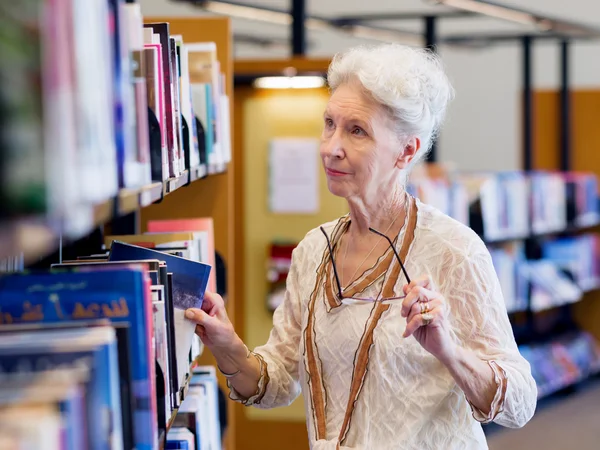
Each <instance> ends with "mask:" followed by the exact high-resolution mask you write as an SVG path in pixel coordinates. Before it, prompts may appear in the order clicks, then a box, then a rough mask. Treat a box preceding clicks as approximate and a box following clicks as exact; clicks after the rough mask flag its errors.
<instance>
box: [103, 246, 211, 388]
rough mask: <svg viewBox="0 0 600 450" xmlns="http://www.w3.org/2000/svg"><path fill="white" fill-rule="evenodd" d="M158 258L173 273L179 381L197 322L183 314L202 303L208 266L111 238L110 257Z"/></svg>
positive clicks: (182, 380)
mask: <svg viewBox="0 0 600 450" xmlns="http://www.w3.org/2000/svg"><path fill="white" fill-rule="evenodd" d="M138 259H140V260H142V259H159V260H161V261H164V262H165V263H166V264H167V268H168V271H169V272H170V273H173V286H172V287H173V295H172V301H173V322H174V328H175V346H176V349H177V351H176V353H177V374H178V381H179V384H180V385H184V384H185V381H186V378H187V377H188V376H189V367H190V360H189V354H190V350H191V348H192V340H193V338H194V333H195V330H196V324H195V323H194V322H192V321H190V320H189V319H187V318H186V317H185V311H186V310H187V309H188V308H200V307H202V301H203V299H204V293H205V291H206V287H207V285H208V278H209V275H210V270H211V267H210V266H209V265H207V264H203V263H200V262H197V261H192V260H189V259H185V258H180V257H178V256H175V255H170V254H168V253H163V252H161V251H158V250H154V249H150V248H145V247H138V246H136V245H132V244H126V243H124V242H120V241H113V242H112V245H111V248H110V255H109V260H110V261H132V260H138Z"/></svg>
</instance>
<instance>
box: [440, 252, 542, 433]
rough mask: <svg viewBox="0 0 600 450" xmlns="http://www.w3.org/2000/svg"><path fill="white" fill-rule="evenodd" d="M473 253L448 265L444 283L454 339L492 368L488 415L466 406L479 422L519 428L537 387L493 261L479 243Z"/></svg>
mask: <svg viewBox="0 0 600 450" xmlns="http://www.w3.org/2000/svg"><path fill="white" fill-rule="evenodd" d="M477 247H478V248H477V249H476V250H475V252H474V253H473V254H471V255H469V256H468V257H466V258H464V259H462V260H461V261H454V262H456V264H451V266H450V267H452V268H451V269H450V270H449V271H448V276H447V278H446V280H445V281H446V282H447V283H451V285H450V284H447V286H446V289H445V290H446V291H447V292H448V295H446V298H447V300H448V303H449V305H450V308H451V313H452V317H453V321H454V322H455V323H456V325H457V328H456V329H455V331H456V333H457V335H458V338H459V340H460V341H461V344H462V345H463V346H464V347H465V348H469V349H471V350H472V351H474V352H475V354H476V355H477V356H478V357H479V358H480V359H481V360H483V361H486V362H487V363H488V364H489V365H490V367H491V369H492V371H493V373H494V379H495V382H496V386H497V390H496V395H495V397H494V400H493V402H492V405H490V406H491V408H490V409H491V410H490V413H489V414H483V413H482V412H481V411H480V410H478V409H477V408H475V407H474V406H473V405H472V404H471V403H470V402H469V404H470V405H471V409H472V412H473V417H474V418H475V419H476V420H478V421H479V422H483V423H487V422H492V421H493V422H495V423H497V424H499V425H502V426H505V427H510V428H519V427H522V426H523V425H525V424H526V423H527V422H528V421H529V420H530V419H531V417H532V416H533V413H534V411H535V408H536V403H537V387H536V384H535V380H534V379H533V377H532V375H531V367H530V365H529V363H528V362H527V360H526V359H525V358H523V357H522V356H521V354H520V353H519V350H518V347H517V344H516V342H515V339H514V335H513V331H512V327H511V324H510V321H509V319H508V314H507V312H506V305H505V303H504V297H503V295H502V291H501V288H500V282H499V280H498V277H497V275H496V271H495V269H494V266H493V264H492V259H491V256H490V254H489V252H488V251H487V249H486V248H485V246H484V245H483V243H480V245H477ZM467 401H468V399H467Z"/></svg>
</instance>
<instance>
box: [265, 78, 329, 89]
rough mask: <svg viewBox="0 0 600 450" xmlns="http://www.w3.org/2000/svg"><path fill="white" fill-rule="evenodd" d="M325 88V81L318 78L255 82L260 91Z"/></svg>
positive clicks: (272, 79) (271, 79)
mask: <svg viewBox="0 0 600 450" xmlns="http://www.w3.org/2000/svg"><path fill="white" fill-rule="evenodd" d="M323 86H325V79H324V78H323V77H316V76H297V77H262V78H257V79H256V80H255V81H254V87H255V88H258V89H316V88H320V87H323Z"/></svg>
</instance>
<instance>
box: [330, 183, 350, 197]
mask: <svg viewBox="0 0 600 450" xmlns="http://www.w3.org/2000/svg"><path fill="white" fill-rule="evenodd" d="M327 188H328V189H329V192H331V193H332V194H333V195H335V196H336V197H343V198H346V197H348V188H347V187H346V186H344V185H342V183H336V182H335V181H333V182H332V181H327Z"/></svg>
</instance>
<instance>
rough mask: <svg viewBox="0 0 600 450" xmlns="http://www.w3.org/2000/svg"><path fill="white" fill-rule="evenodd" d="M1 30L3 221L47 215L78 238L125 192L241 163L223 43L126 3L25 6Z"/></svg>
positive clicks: (100, 0)
mask: <svg viewBox="0 0 600 450" xmlns="http://www.w3.org/2000/svg"><path fill="white" fill-rule="evenodd" d="M0 26H1V27H2V29H4V30H6V31H7V34H6V39H3V40H2V42H0V50H4V51H2V54H3V55H5V57H6V58H7V59H5V61H4V63H3V64H2V68H0V78H2V80H3V82H2V83H1V85H0V130H1V131H2V132H1V133H0V143H1V147H2V149H3V151H2V152H1V153H2V154H1V155H0V175H1V176H0V224H1V223H2V222H3V221H5V220H7V219H11V220H12V219H15V218H22V217H24V216H32V215H34V216H44V217H47V218H48V220H49V222H50V223H51V224H52V225H53V226H56V227H57V228H58V229H60V230H61V232H62V233H63V235H64V236H66V237H80V236H83V235H85V234H87V232H89V230H90V229H91V227H92V226H93V225H94V221H95V215H94V212H95V211H94V206H96V205H98V204H99V203H102V202H105V201H107V200H109V199H111V198H114V197H115V196H116V195H117V193H118V192H119V190H120V189H137V188H141V187H143V186H147V185H149V184H151V183H152V182H164V181H166V180H168V179H172V178H177V177H180V176H185V175H186V171H194V172H198V173H202V174H206V173H209V172H219V171H223V170H224V169H225V166H226V164H227V163H228V162H229V161H230V160H231V140H230V131H231V130H230V123H229V120H230V119H229V98H228V96H227V94H226V93H225V83H224V77H223V74H222V70H221V68H220V66H219V62H218V60H217V48H216V45H215V44H214V43H212V42H200V43H185V42H184V41H183V39H182V37H181V36H179V35H174V34H170V32H169V24H168V23H146V24H144V20H143V17H142V14H141V11H140V5H139V4H138V3H131V2H127V3H126V2H125V0H89V1H86V2H68V1H67V2H34V3H31V2H17V3H16V4H15V6H13V7H11V9H10V14H5V15H4V16H2V17H1V18H0Z"/></svg>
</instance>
